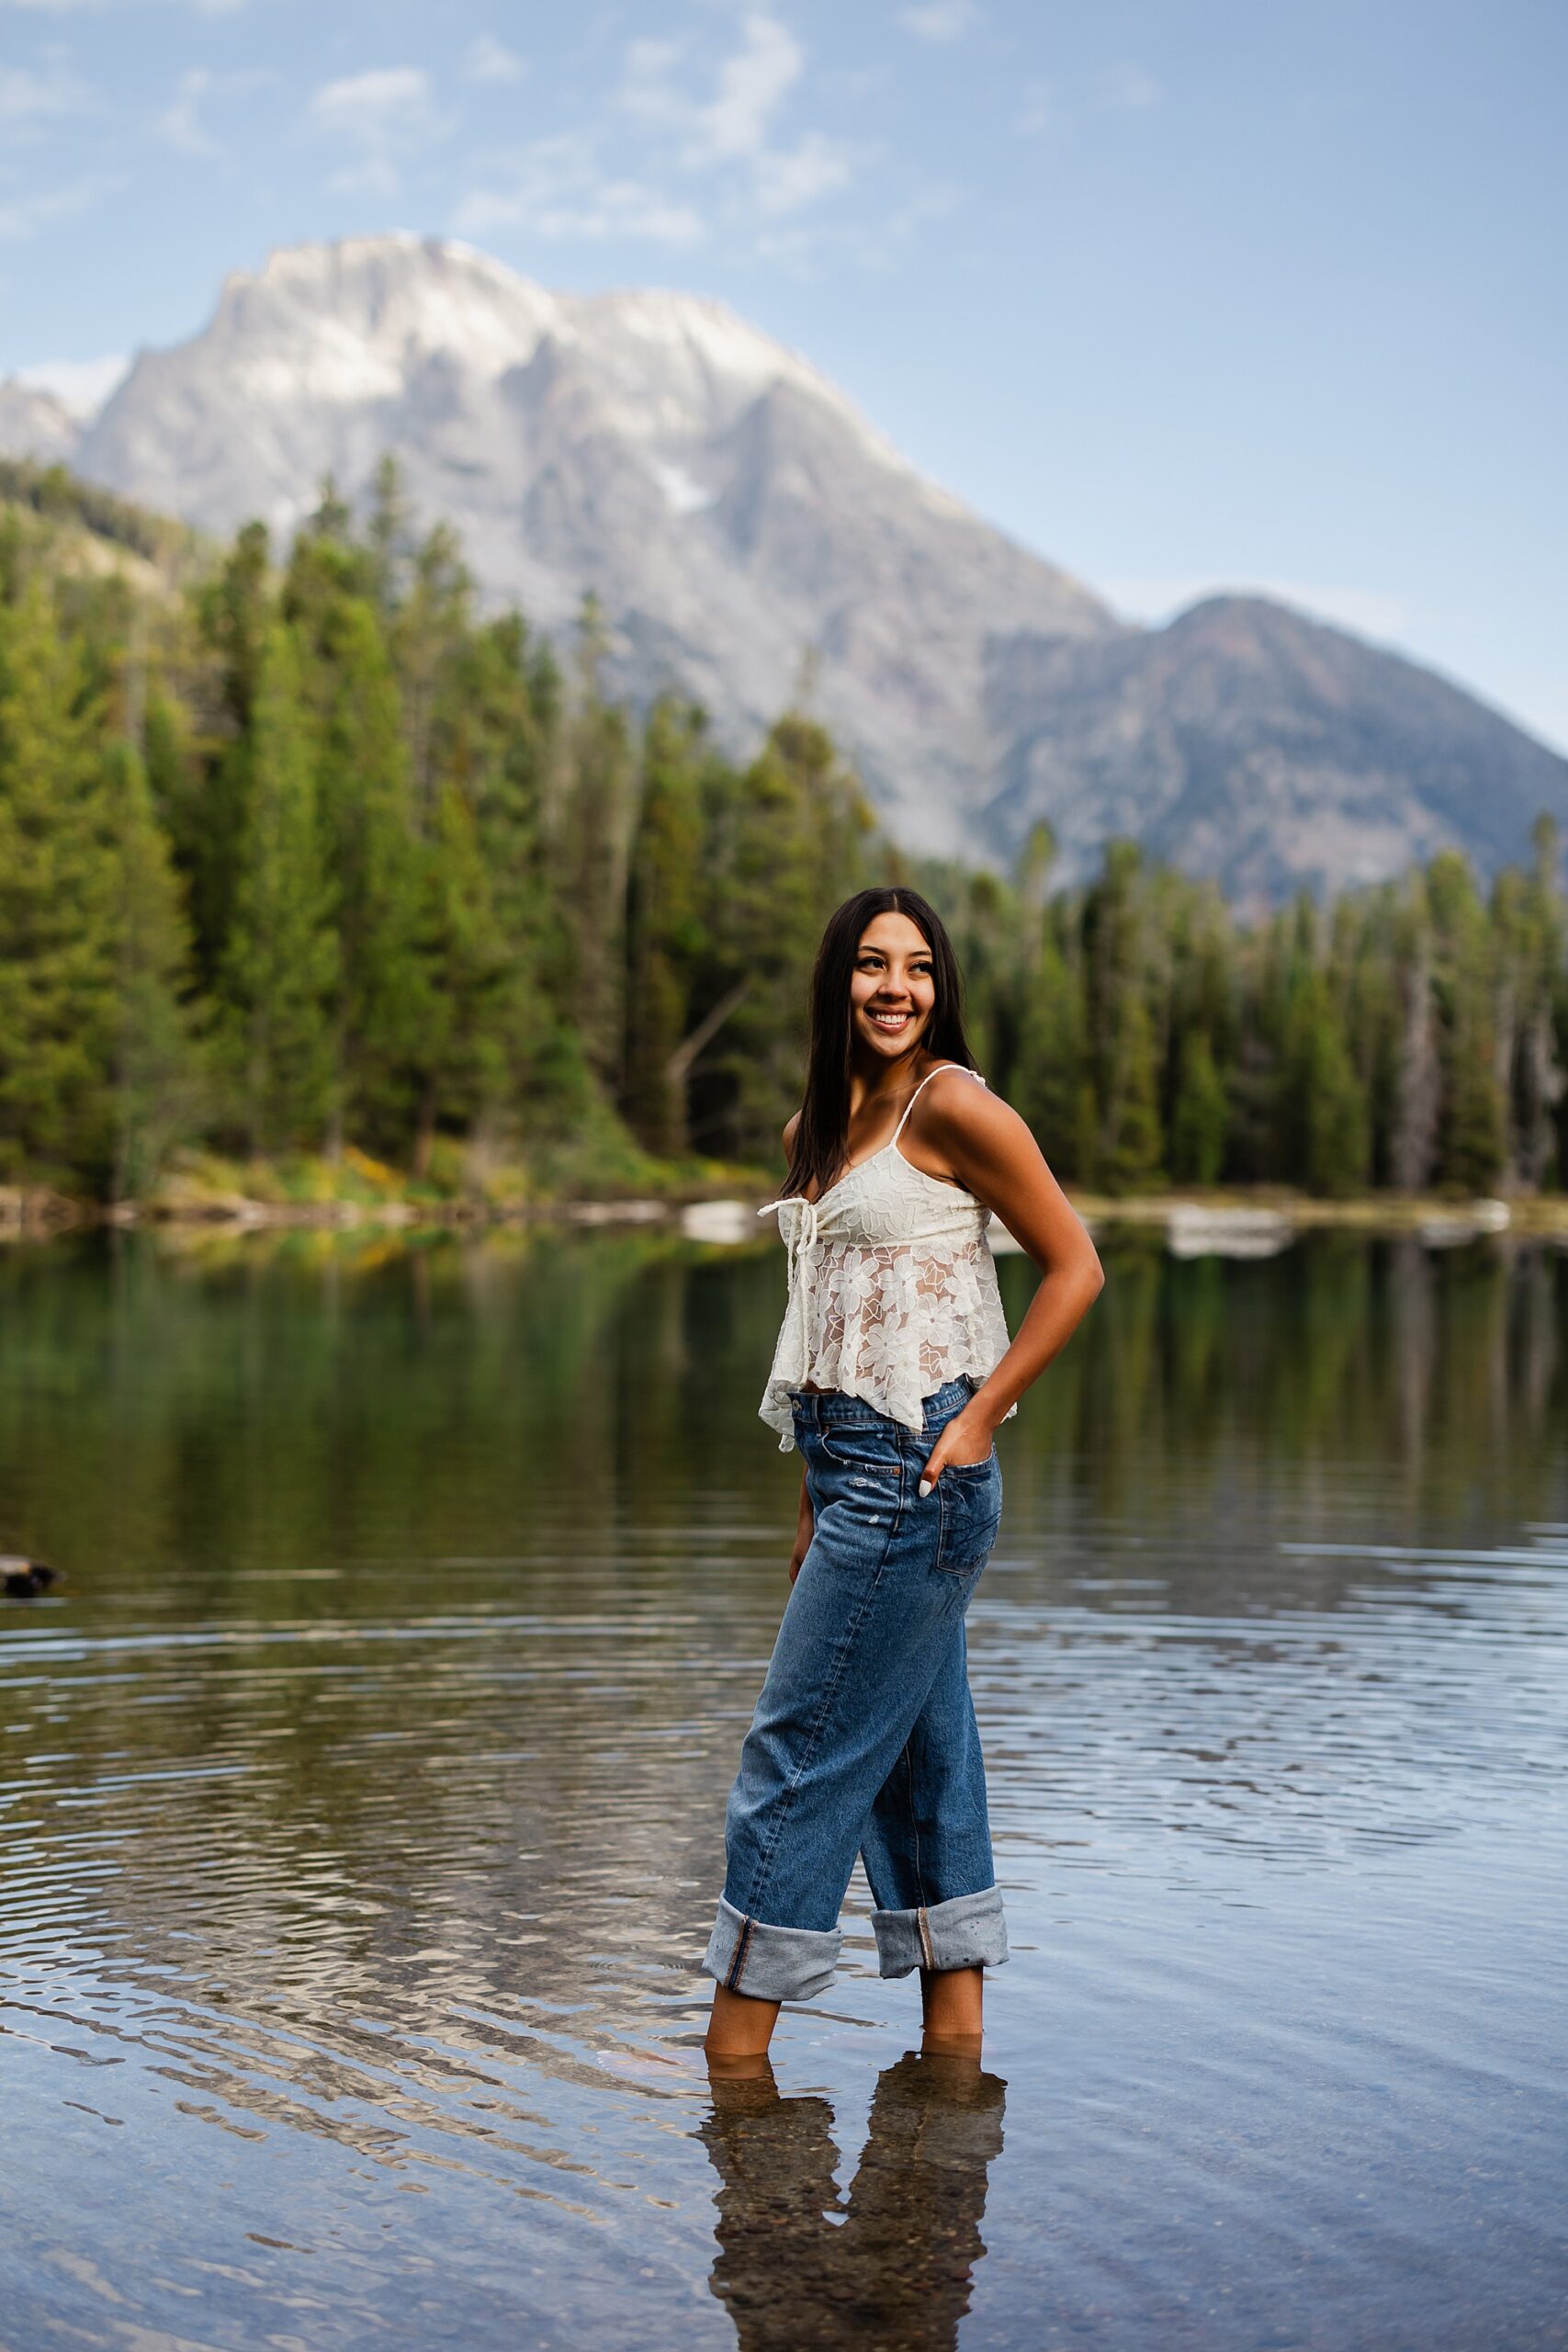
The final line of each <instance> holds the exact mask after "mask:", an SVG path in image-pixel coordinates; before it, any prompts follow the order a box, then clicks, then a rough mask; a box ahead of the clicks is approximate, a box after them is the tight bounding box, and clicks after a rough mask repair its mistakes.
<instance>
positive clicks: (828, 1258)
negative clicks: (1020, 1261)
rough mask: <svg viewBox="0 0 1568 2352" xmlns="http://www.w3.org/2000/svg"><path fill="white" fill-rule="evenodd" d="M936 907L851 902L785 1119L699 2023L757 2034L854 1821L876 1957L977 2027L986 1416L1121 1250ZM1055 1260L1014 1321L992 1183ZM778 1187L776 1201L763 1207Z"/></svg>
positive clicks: (994, 1522)
mask: <svg viewBox="0 0 1568 2352" xmlns="http://www.w3.org/2000/svg"><path fill="white" fill-rule="evenodd" d="M960 997H961V982H960V979H959V973H958V964H957V960H956V958H955V956H954V955H953V946H952V943H951V941H950V940H949V938H948V936H947V933H946V932H945V930H944V929H943V928H942V921H941V918H940V917H939V916H938V915H937V914H936V913H935V911H934V910H933V909H932V908H931V907H930V906H928V905H927V903H926V901H925V899H922V898H920V897H919V894H918V893H917V892H915V891H913V890H906V889H879V890H863V891H861V892H860V894H859V896H858V897H856V898H853V899H849V900H847V901H846V903H845V904H844V905H843V906H841V907H840V909H839V910H838V911H837V913H836V914H834V915H833V916H832V918H831V920H830V921H829V924H828V928H827V930H826V932H825V933H824V934H823V938H822V944H821V946H820V948H819V949H818V956H817V965H816V969H815V971H814V973H813V975H812V982H811V1044H810V1061H809V1067H808V1070H807V1083H806V1100H805V1102H804V1103H803V1104H802V1106H801V1108H800V1110H799V1111H798V1112H797V1113H796V1114H795V1117H794V1118H792V1119H791V1121H790V1123H789V1125H788V1126H787V1127H785V1129H784V1150H785V1153H786V1155H787V1157H788V1166H789V1172H788V1175H787V1176H786V1178H785V1180H784V1197H782V1198H781V1199H780V1200H779V1201H777V1202H775V1203H770V1204H769V1209H770V1211H771V1210H774V1209H776V1210H777V1211H778V1212H779V1214H780V1221H781V1225H782V1226H783V1227H784V1238H785V1242H786V1245H787V1248H788V1252H789V1300H788V1305H787V1306H786V1308H785V1311H784V1327H783V1329H782V1330H781V1331H780V1333H779V1340H778V1347H777V1350H776V1352H775V1354H774V1358H773V1371H772V1374H771V1375H770V1377H769V1380H768V1385H767V1389H766V1391H765V1393H764V1395H763V1398H762V1403H761V1417H762V1419H764V1420H765V1421H767V1422H768V1423H769V1424H770V1426H771V1427H773V1428H774V1429H776V1430H779V1432H780V1438H779V1443H780V1448H781V1451H784V1452H787V1451H788V1450H789V1448H790V1447H791V1445H792V1444H798V1446H799V1448H800V1451H801V1453H802V1456H803V1457H804V1475H803V1476H802V1479H801V1487H800V1516H799V1521H798V1524H797V1527H796V1530H795V1550H794V1553H793V1555H791V1559H790V1564H789V1574H790V1582H791V1585H792V1586H793V1588H794V1589H793V1590H792V1591H791V1593H790V1597H789V1601H788V1605H787V1607H786V1608H785V1610H784V1622H783V1623H782V1624H781V1625H780V1627H779V1634H778V1639H777V1641H776V1643H775V1645H774V1647H773V1659H772V1662H771V1664H770V1665H769V1668H768V1674H767V1679H766V1681H765V1683H764V1684H763V1687H762V1693H761V1698H760V1699H759V1700H758V1702H757V1710H756V1713H755V1715H754V1716H753V1718H752V1722H751V1728H750V1731H749V1732H748V1734H747V1736H746V1741H745V1745H744V1747H742V1749H741V1753H740V1769H739V1773H738V1774H737V1776H736V1781H735V1785H734V1787H733V1789H732V1790H731V1792H730V1796H729V1806H728V1815H727V1817H726V1837H725V1842H726V1850H727V1870H726V1876H725V1886H724V1894H723V1897H722V1899H721V1901H720V1903H719V1906H718V1917H717V1919H716V1923H715V1926H714V1930H713V1935H712V1938H711V1939H710V1941H709V1944H708V1949H707V1954H706V1957H705V1961H704V1963H703V1964H704V1966H705V1969H706V1970H707V1972H708V1973H709V1974H710V1975H711V1976H713V1977H714V1978H716V1985H715V1990H714V2001H713V2017H712V2019H711V2022H710V2024H709V2027H708V2033H707V2041H706V2048H707V2051H708V2054H709V2057H710V2059H712V2060H715V2061H716V2062H720V2063H723V2062H726V2061H732V2060H748V2059H755V2058H757V2057H759V2056H760V2055H761V2053H762V2052H764V2051H765V2050H766V2049H767V2046H768V2040H769V2037H770V2035H771V2034H772V2032H773V2023H774V2020H775V2018H777V2016H778V2009H779V2004H780V2002H781V2001H799V2000H807V1999H809V1998H811V1997H812V1996H813V1995H815V1994H818V1993H819V1992H821V1991H822V1990H823V1989H824V1988H825V1987H826V1985H827V1984H828V1983H829V1978H830V1977H831V1975H832V1972H833V1966H834V1963H835V1962H836V1960H837V1958H838V1951H839V1943H840V1936H839V1929H838V1918H839V1908H840V1904H841V1902H842V1900H843V1895H844V1891H845V1888H846V1887H847V1886H848V1884H849V1879H850V1872H851V1871H852V1868H853V1867H854V1859H855V1854H856V1851H857V1849H858V1850H859V1852H860V1853H861V1854H862V1855H863V1858H864V1861H865V1868H866V1876H867V1878H868V1880H869V1881H870V1884H871V1892H872V1899H873V1901H874V1904H875V1905H876V1908H875V1910H874V1913H873V1917H872V1925H873V1927H874V1929H875V1933H876V1943H877V1951H878V1955H879V1959H880V1963H881V1969H882V1973H883V1975H884V1976H905V1975H908V1973H909V1972H910V1970H911V1969H914V1968H919V1971H920V1985H921V1994H922V2000H923V2007H924V2013H925V2031H926V2037H927V2041H928V2042H953V2041H960V2042H971V2043H972V2042H973V2041H975V2039H976V2037H977V2036H978V2035H979V2032H980V2024H981V2017H980V2009H981V1985H982V1975H981V1972H982V1970H983V1969H984V1968H985V1967H987V1965H989V1966H995V1965H996V1964H997V1963H998V1962H1000V1961H1003V1960H1005V1959H1006V1958H1007V1931H1006V1928H1005V1926H1004V1924H1003V1919H1002V1904H1001V1896H1000V1894H998V1891H997V1885H996V1878H995V1873H994V1871H993V1868H992V1862H991V1841H990V1830H989V1826H988V1824H987V1814H986V1779H985V1768H984V1765H983V1763H982V1760H981V1756H980V1743H979V1736H978V1734H977V1732H976V1725H975V1709H974V1705H973V1702H972V1701H971V1699H970V1696H969V1682H968V1672H967V1660H966V1653H965V1648H964V1611H965V1609H966V1608H967V1606H968V1603H969V1599H970V1595H971V1594H972V1593H973V1591H974V1589H975V1586H976V1582H977V1580H978V1578H979V1575H980V1571H981V1569H982V1568H983V1567H984V1566H985V1564H986V1560H987V1555H988V1554H989V1552H990V1550H991V1547H992V1545H993V1544H994V1543H995V1541H996V1534H997V1527H998V1521H999V1519H1000V1516H1001V1503H1002V1474H1001V1470H1000V1467H999V1466H998V1462H997V1456H996V1452H995V1449H994V1447H993V1445H992V1442H991V1435H992V1431H993V1430H995V1429H996V1427H997V1425H998V1422H1000V1421H1003V1420H1006V1419H1009V1418H1010V1416H1011V1415H1012V1413H1013V1412H1014V1411H1015V1410H1016V1408H1017V1404H1018V1399H1019V1398H1020V1397H1021V1396H1022V1394H1023V1392H1024V1390H1025V1389H1026V1388H1027V1387H1028V1386H1029V1385H1030V1383H1031V1382H1032V1380H1035V1379H1037V1378H1038V1376H1039V1374H1041V1373H1042V1372H1043V1370H1044V1368H1045V1366H1046V1365H1047V1364H1048V1363H1050V1361H1051V1359H1052V1357H1053V1356H1054V1355H1055V1354H1056V1353H1057V1351H1059V1350H1060V1349H1061V1348H1062V1347H1064V1346H1065V1345H1066V1341H1067V1340H1068V1339H1070V1337H1071V1336H1072V1333H1073V1331H1074V1330H1075V1329H1076V1328H1077V1324H1078V1322H1079V1321H1080V1320H1081V1318H1082V1317H1083V1316H1084V1314H1085V1313H1086V1312H1087V1310H1088V1308H1089V1306H1090V1305H1091V1304H1092V1302H1093V1300H1094V1298H1095V1297H1096V1295H1098V1293H1099V1291H1100V1284H1101V1283H1102V1281H1103V1279H1104V1277H1103V1275H1102V1274H1101V1272H1100V1260H1099V1258H1098V1257H1097V1256H1096V1254H1095V1250H1094V1245H1093V1243H1092V1242H1091V1241H1090V1239H1089V1235H1088V1234H1087V1233H1086V1232H1085V1230H1084V1228H1083V1227H1082V1226H1081V1225H1080V1224H1079V1222H1078V1219H1077V1216H1075V1215H1074V1213H1073V1211H1072V1209H1071V1208H1070V1207H1069V1206H1068V1204H1067V1202H1066V1199H1065V1198H1064V1196H1063V1194H1062V1193H1061V1191H1060V1190H1059V1188H1058V1186H1057V1184H1056V1182H1055V1178H1054V1177H1053V1176H1052V1174H1051V1171H1050V1170H1049V1169H1048V1168H1047V1167H1046V1165H1045V1162H1044V1160H1043V1159H1042V1158H1041V1155H1040V1151H1039V1148H1038V1147H1037V1145H1036V1144H1035V1141H1034V1138H1033V1136H1032V1135H1031V1134H1030V1131H1029V1129H1028V1127H1027V1126H1025V1125H1024V1123H1023V1121H1022V1120H1021V1118H1020V1117H1019V1116H1018V1114H1017V1113H1016V1112H1014V1111H1011V1110H1010V1109H1009V1108H1008V1106H1007V1104H1006V1103H1001V1102H998V1099H997V1097H996V1096H995V1095H994V1094H991V1093H990V1092H988V1091H987V1087H986V1082H985V1080H984V1079H983V1078H981V1077H980V1074H979V1072H978V1071H977V1070H976V1069H975V1068H974V1065H973V1063H972V1061H971V1058H970V1054H969V1048H968V1046H967V1045H966V1044H965V1042H964V1026H963V1016H962V1010H961V1002H960ZM993 1211H994V1212H995V1213H996V1215H997V1216H998V1217H999V1218H1000V1219H1001V1221H1002V1223H1003V1224H1004V1225H1005V1226H1006V1227H1007V1229H1008V1231H1009V1232H1010V1233H1011V1234H1012V1235H1014V1236H1015V1237H1016V1238H1017V1239H1018V1240H1019V1241H1020V1242H1021V1244H1022V1246H1023V1248H1024V1249H1025V1250H1028V1252H1029V1254H1030V1256H1031V1257H1032V1259H1033V1260H1034V1261H1035V1263H1036V1264H1037V1265H1038V1266H1039V1267H1040V1269H1041V1272H1042V1275H1043V1280H1042V1282H1041V1283H1040V1286H1039V1288H1038V1289H1037V1290H1036V1292H1035V1294H1034V1296H1033V1298H1032V1300H1031V1302H1030V1306H1029V1311H1028V1313H1027V1314H1026V1315H1025V1317H1024V1318H1023V1320H1022V1323H1021V1325H1020V1327H1019V1332H1018V1336H1017V1338H1016V1339H1015V1340H1012V1341H1011V1343H1009V1340H1008V1330H1007V1324H1006V1322H1005V1320H1004V1318H1003V1315H1002V1308H1001V1301H1000V1298H999V1296H998V1291H997V1278H996V1272H995V1269H994V1266H993V1264H992V1261H991V1252H990V1249H989V1245H988V1244H987V1239H986V1227H987V1222H988V1220H989V1217H990V1216H991V1213H992V1212H993ZM763 1213H764V1214H767V1213H768V1212H766V1211H765V1212H763Z"/></svg>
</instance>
